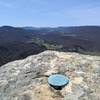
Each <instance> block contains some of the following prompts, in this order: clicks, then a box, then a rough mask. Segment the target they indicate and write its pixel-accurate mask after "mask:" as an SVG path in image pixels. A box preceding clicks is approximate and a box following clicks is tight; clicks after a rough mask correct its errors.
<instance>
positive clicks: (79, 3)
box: [0, 0, 100, 27]
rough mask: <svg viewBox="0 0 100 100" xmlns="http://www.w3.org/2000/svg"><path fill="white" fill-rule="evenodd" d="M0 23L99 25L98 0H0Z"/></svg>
mask: <svg viewBox="0 0 100 100" xmlns="http://www.w3.org/2000/svg"><path fill="white" fill-rule="evenodd" d="M1 25H11V26H35V27H56V26H80V25H81V26H82V25H100V0H0V26H1Z"/></svg>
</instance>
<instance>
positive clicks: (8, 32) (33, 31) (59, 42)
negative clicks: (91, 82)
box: [0, 26, 100, 65]
mask: <svg viewBox="0 0 100 100" xmlns="http://www.w3.org/2000/svg"><path fill="white" fill-rule="evenodd" d="M47 49H51V50H58V51H65V52H66V51H70V52H79V53H86V54H97V55H98V54H99V53H100V26H79V27H56V28H49V27H47V28H45V27H44V28H35V27H11V26H2V27H0V65H2V64H5V63H7V62H9V61H13V60H16V59H22V58H25V57H27V56H29V55H32V54H37V53H39V52H42V51H44V50H47Z"/></svg>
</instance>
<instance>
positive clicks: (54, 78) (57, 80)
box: [48, 74, 69, 90]
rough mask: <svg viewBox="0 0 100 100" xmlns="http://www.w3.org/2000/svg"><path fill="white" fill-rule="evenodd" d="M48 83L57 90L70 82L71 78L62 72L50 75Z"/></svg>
mask: <svg viewBox="0 0 100 100" xmlns="http://www.w3.org/2000/svg"><path fill="white" fill-rule="evenodd" d="M48 83H49V85H50V86H52V87H53V88H54V89H56V90H61V89H62V88H63V87H64V86H65V85H67V84H68V83H69V79H68V78H67V77H66V76H64V75H61V74H54V75H50V76H49V78H48Z"/></svg>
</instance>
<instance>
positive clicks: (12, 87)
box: [0, 51, 100, 100]
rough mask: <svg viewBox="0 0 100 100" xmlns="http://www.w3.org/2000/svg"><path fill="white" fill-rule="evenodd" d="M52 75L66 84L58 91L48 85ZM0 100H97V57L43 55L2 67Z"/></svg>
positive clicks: (99, 89) (99, 94) (99, 79)
mask: <svg viewBox="0 0 100 100" xmlns="http://www.w3.org/2000/svg"><path fill="white" fill-rule="evenodd" d="M54 73H61V74H64V75H66V76H68V78H69V80H70V82H69V84H68V85H66V86H65V87H64V88H63V89H62V90H61V91H57V90H55V89H53V88H51V87H50V86H49V85H48V82H47V79H48V76H49V75H51V74H54ZM0 100H100V57H99V56H98V57H97V56H90V55H82V54H78V53H70V52H67V53H64V52H57V51H45V52H42V53H40V54H38V55H33V56H29V57H27V58H26V59H24V60H18V61H14V62H10V63H8V64H6V65H3V66H2V67H1V68H0Z"/></svg>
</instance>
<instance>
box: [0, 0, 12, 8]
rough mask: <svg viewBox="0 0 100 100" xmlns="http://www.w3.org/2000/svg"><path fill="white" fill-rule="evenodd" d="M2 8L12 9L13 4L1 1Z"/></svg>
mask: <svg viewBox="0 0 100 100" xmlns="http://www.w3.org/2000/svg"><path fill="white" fill-rule="evenodd" d="M0 6H3V7H7V8H10V7H12V4H11V3H8V2H3V1H0Z"/></svg>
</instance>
